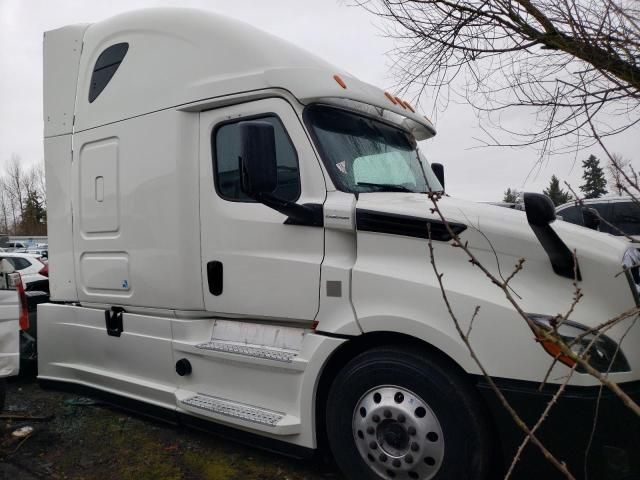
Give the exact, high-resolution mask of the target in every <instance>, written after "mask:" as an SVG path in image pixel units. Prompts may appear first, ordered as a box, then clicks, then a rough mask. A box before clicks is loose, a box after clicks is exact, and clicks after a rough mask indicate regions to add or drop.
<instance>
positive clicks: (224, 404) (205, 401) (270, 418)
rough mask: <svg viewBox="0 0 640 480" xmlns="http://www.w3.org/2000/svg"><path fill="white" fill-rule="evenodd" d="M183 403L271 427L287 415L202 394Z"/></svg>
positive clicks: (186, 399) (182, 401)
mask: <svg viewBox="0 0 640 480" xmlns="http://www.w3.org/2000/svg"><path fill="white" fill-rule="evenodd" d="M181 403H183V404H184V405H186V406H189V407H194V408H197V409H199V410H205V411H207V412H211V413H216V414H218V415H225V416H227V417H232V418H237V419H240V420H246V421H249V422H253V423H258V424H260V425H267V426H269V427H275V426H276V425H277V424H278V422H280V421H281V420H282V419H283V418H284V417H285V414H283V413H279V412H274V411H272V410H266V409H263V408H259V407H253V406H251V405H246V404H244V403H238V402H233V401H230V400H224V399H222V398H217V397H211V396H209V395H204V394H201V393H199V394H197V395H194V396H193V397H189V398H185V399H183V400H181Z"/></svg>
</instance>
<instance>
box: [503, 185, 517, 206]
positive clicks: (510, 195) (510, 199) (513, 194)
mask: <svg viewBox="0 0 640 480" xmlns="http://www.w3.org/2000/svg"><path fill="white" fill-rule="evenodd" d="M519 199H520V192H518V190H516V189H515V188H514V189H513V190H511V188H507V191H506V192H504V197H503V198H502V201H503V202H507V203H518V200H519Z"/></svg>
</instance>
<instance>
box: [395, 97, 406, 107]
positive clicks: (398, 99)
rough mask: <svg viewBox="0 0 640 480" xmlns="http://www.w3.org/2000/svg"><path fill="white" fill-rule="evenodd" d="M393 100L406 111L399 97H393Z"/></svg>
mask: <svg viewBox="0 0 640 480" xmlns="http://www.w3.org/2000/svg"><path fill="white" fill-rule="evenodd" d="M393 98H395V99H396V102H398V105H400V106H401V107H402V108H404V109H405V110H406V109H407V107H406V106H405V105H404V102H403V101H402V99H401V98H400V97H393Z"/></svg>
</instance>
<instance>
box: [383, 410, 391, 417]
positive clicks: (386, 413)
mask: <svg viewBox="0 0 640 480" xmlns="http://www.w3.org/2000/svg"><path fill="white" fill-rule="evenodd" d="M384 418H391V410H385V411H384Z"/></svg>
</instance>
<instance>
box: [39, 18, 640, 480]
mask: <svg viewBox="0 0 640 480" xmlns="http://www.w3.org/2000/svg"><path fill="white" fill-rule="evenodd" d="M44 120H45V134H44V137H45V138H44V144H45V166H46V175H47V189H48V191H47V201H48V216H49V217H48V218H49V232H48V233H49V252H50V254H49V262H50V265H51V268H50V291H51V299H52V301H53V303H48V304H42V305H39V307H38V317H39V327H38V328H39V333H40V336H41V340H40V342H39V347H38V350H39V352H38V362H39V365H38V369H39V379H40V381H41V382H42V383H43V384H46V385H50V386H54V387H57V388H72V389H74V390H82V389H84V390H89V391H92V392H94V393H95V392H98V393H100V394H102V395H104V396H106V397H107V398H109V399H111V400H113V401H116V400H118V399H119V400H120V401H121V402H124V403H127V404H128V405H129V406H130V407H131V406H134V405H137V406H138V407H139V409H140V410H142V411H143V412H144V413H146V414H150V415H154V416H169V417H171V418H172V419H178V420H179V421H181V422H184V423H186V424H191V425H195V426H198V427H202V428H214V427H216V428H219V429H222V430H223V432H224V433H225V435H229V436H237V435H240V434H242V435H251V436H252V438H253V439H254V440H255V439H256V438H257V439H260V440H261V443H262V445H263V446H265V447H266V448H269V449H274V450H275V449H287V450H288V451H293V452H294V453H295V454H298V455H304V454H308V453H309V452H312V451H314V450H315V449H317V448H318V447H319V446H321V445H322V444H323V443H324V441H325V440H326V441H327V443H328V445H329V447H330V449H331V451H332V452H333V454H334V456H335V457H336V460H337V461H338V464H339V466H340V468H341V469H342V470H343V471H344V472H345V474H346V475H347V477H348V478H358V479H359V478H403V479H404V478H409V479H448V478H487V476H488V475H490V474H492V473H495V472H494V471H493V469H495V471H500V469H501V468H503V467H504V466H505V465H504V464H503V463H501V461H502V460H505V459H506V462H507V465H508V460H509V459H510V456H512V455H513V454H514V452H515V449H516V448H517V446H518V444H519V442H520V440H521V436H520V435H519V434H518V431H517V430H515V427H514V426H512V425H511V424H510V423H509V421H508V419H507V421H505V419H504V415H503V414H502V413H501V411H500V409H499V408H498V406H497V405H496V402H495V398H494V397H493V395H492V393H491V392H490V391H489V390H488V389H487V387H486V385H485V384H484V383H483V381H482V378H481V376H480V371H479V369H478V367H477V366H476V365H475V364H474V362H473V361H472V360H471V358H470V356H469V354H468V352H467V350H466V348H465V346H464V344H463V342H462V341H461V340H460V338H459V336H458V334H457V332H456V330H455V327H454V325H453V322H452V321H451V319H450V317H449V316H448V313H447V310H446V308H445V305H444V303H443V301H442V294H441V292H440V289H439V287H438V284H437V281H436V278H435V275H434V273H433V270H432V269H431V267H430V264H429V257H428V251H427V244H426V242H427V240H426V239H427V237H428V232H429V231H430V232H431V238H432V240H433V243H434V251H435V255H436V258H437V260H438V263H439V265H440V268H441V269H442V270H443V271H444V272H446V280H445V283H446V288H447V293H448V296H449V298H450V300H451V301H452V303H453V305H455V307H456V309H458V313H459V315H460V318H471V315H472V313H473V311H474V309H475V307H476V306H477V305H480V307H481V310H480V314H479V316H478V318H477V319H476V323H475V324H474V330H473V331H474V333H473V341H474V342H475V343H474V346H475V348H476V351H477V353H478V355H479V357H480V358H481V360H482V362H483V364H484V365H485V367H486V368H487V370H488V371H490V372H491V374H492V375H494V376H495V377H496V378H497V381H498V382H499V383H500V385H502V386H503V387H504V388H505V391H507V392H508V396H509V397H510V398H512V400H513V401H514V402H515V403H518V404H519V405H520V404H523V405H527V407H528V410H527V411H528V412H530V414H531V415H533V414H535V412H537V411H541V409H542V408H544V405H545V402H546V401H547V400H548V398H549V397H548V396H549V390H545V391H543V392H541V393H535V392H537V389H538V384H539V382H540V381H541V380H542V379H543V378H544V376H545V374H546V373H547V371H548V369H549V366H550V365H551V364H552V363H553V358H552V357H550V356H549V355H548V354H547V353H546V352H545V351H544V350H543V349H542V348H541V346H540V345H539V344H538V343H537V342H536V341H535V340H534V338H533V337H532V333H531V331H530V330H529V329H528V327H527V326H526V324H525V323H524V322H523V321H522V320H521V319H518V316H517V314H516V313H515V311H514V309H513V308H512V307H511V306H510V305H509V304H508V303H507V302H506V300H505V299H504V298H503V295H501V293H500V292H499V291H498V290H497V289H496V288H495V287H494V286H493V285H491V284H490V283H489V282H487V281H486V279H485V278H484V277H483V274H482V273H481V272H479V271H478V270H477V269H476V268H474V267H473V266H472V265H471V264H469V262H468V261H467V260H466V259H465V258H464V257H463V255H461V253H460V252H459V251H458V250H457V249H454V248H451V246H450V241H451V237H450V235H449V233H448V230H447V229H446V228H445V227H444V224H443V222H442V221H441V220H440V219H439V217H438V216H437V214H435V213H434V212H433V211H432V210H431V207H432V204H431V202H430V200H429V198H428V195H427V192H429V191H442V185H441V183H440V182H439V180H438V178H437V176H436V175H435V174H434V173H433V172H432V171H431V169H430V168H428V164H427V162H426V160H425V159H424V158H423V157H422V154H421V153H420V150H419V148H418V143H417V142H418V141H420V140H425V139H428V138H430V137H432V136H433V135H434V134H435V130H434V127H433V125H432V124H431V123H430V122H429V121H428V120H427V119H426V118H425V117H423V116H422V115H420V114H418V113H416V112H414V109H413V107H411V106H410V105H408V104H407V103H406V102H403V101H402V100H401V99H398V98H396V97H394V96H392V95H390V94H388V93H385V92H383V91H382V90H380V89H378V88H376V87H373V86H371V85H368V84H366V83H364V82H361V81H360V80H358V79H357V78H355V77H353V76H352V75H350V74H348V73H347V72H344V71H342V70H340V69H337V68H335V67H333V66H331V65H329V64H327V63H326V62H324V61H323V60H320V59H318V58H316V57H314V56H313V55H311V54H309V53H307V52H305V51H303V50H300V49H298V48H297V47H294V46H292V45H290V44H288V43H286V42H283V41H282V40H279V39H277V38H275V37H272V36H270V35H267V34H265V33H263V32H260V31H258V30H255V29H253V28H252V27H250V26H248V25H245V24H242V23H240V22H236V21H232V20H229V19H225V18H222V17H219V16H216V15H212V14H209V13H204V12H198V11H194V10H187V9H149V10H142V11H137V12H131V13H127V14H122V15H118V16H116V17H113V18H111V19H107V20H105V21H102V22H98V23H95V24H92V25H72V26H67V27H63V28H61V29H58V30H54V31H50V32H46V33H45V38H44ZM439 205H440V208H441V209H442V211H443V213H444V215H445V216H446V218H447V220H448V221H449V222H450V225H451V226H452V228H454V229H455V231H456V232H457V233H459V234H460V235H461V236H462V238H463V239H464V240H465V241H468V242H469V244H470V245H471V246H472V248H473V249H474V252H475V254H476V255H477V257H478V259H479V260H481V261H483V262H484V263H486V264H487V265H488V266H489V268H492V269H493V270H495V271H496V272H497V271H499V269H500V268H501V267H503V268H507V267H508V266H510V265H513V264H515V262H516V261H517V259H518V258H520V257H525V258H526V263H527V268H526V269H525V270H524V271H523V272H521V274H519V275H518V276H517V277H516V278H515V279H514V280H513V288H514V290H516V291H517V292H518V294H519V295H520V297H521V299H522V305H523V307H524V308H525V309H526V311H528V312H532V314H533V313H535V314H536V315H538V317H536V318H542V319H543V320H542V321H544V318H549V316H552V315H555V314H556V313H558V312H560V311H563V310H564V309H566V308H567V305H568V304H569V303H570V301H571V296H572V292H573V285H572V283H573V279H572V278H567V276H566V275H565V276H563V275H560V274H557V273H556V271H555V270H554V269H557V268H556V267H557V266H556V265H554V264H552V262H551V261H550V254H549V252H548V251H546V250H545V248H543V246H542V244H541V243H540V241H539V240H538V238H537V237H536V234H535V233H534V231H533V229H532V226H531V225H529V224H528V223H527V222H526V219H525V218H524V216H523V215H521V214H519V213H518V212H511V211H508V210H504V211H502V210H501V209H494V208H491V207H489V206H483V205H479V204H474V203H470V202H463V201H460V200H456V199H453V198H451V197H448V196H445V197H443V198H442V200H441V201H440V203H439ZM495 210H498V211H497V212H496V211H495ZM427 224H429V225H430V228H429V229H427ZM549 228H552V227H549ZM553 228H555V231H556V232H557V235H558V236H559V237H560V238H561V241H562V242H564V243H565V244H566V245H567V246H568V247H569V248H578V261H579V264H580V272H581V281H580V287H581V288H582V291H583V292H584V293H585V296H584V301H581V302H580V303H579V304H578V306H577V307H576V310H575V314H574V316H572V319H573V318H574V317H575V319H576V322H579V324H580V326H579V328H587V327H588V326H594V325H597V324H598V323H599V322H600V320H602V319H606V318H610V317H611V316H613V315H615V314H616V313H619V312H620V311H624V310H627V309H631V308H633V307H634V305H635V299H636V297H637V285H635V283H633V282H631V284H630V283H629V281H628V280H627V277H625V276H623V275H617V273H618V272H619V271H620V270H621V269H622V265H623V261H624V260H623V258H626V257H625V254H627V256H628V253H627V245H626V244H625V243H624V242H620V241H618V240H616V239H613V238H608V237H605V238H601V236H600V235H598V234H597V233H594V232H589V231H583V230H584V229H581V228H578V227H574V226H571V225H556V224H554V226H553ZM545 231H546V230H545ZM554 258H555V257H554ZM632 321H633V319H629V320H628V321H627V322H621V324H620V325H617V326H616V327H614V328H612V329H611V330H610V331H608V332H607V337H608V339H609V340H610V342H611V343H612V344H613V345H616V346H617V345H618V343H616V342H621V345H620V353H619V354H616V353H615V352H614V353H613V358H617V359H618V360H619V361H618V362H616V363H615V368H613V369H612V370H611V372H610V376H611V378H612V379H615V380H616V381H618V382H619V383H620V384H622V385H623V386H624V388H626V389H629V390H630V391H633V392H632V393H633V394H634V395H636V394H637V389H638V368H640V351H639V350H638V348H637V344H638V337H639V336H640V334H638V332H637V329H633V330H630V333H629V334H628V335H626V336H625V334H624V332H625V331H626V330H625V329H628V327H629V325H630V322H632ZM577 328H578V327H577ZM621 339H624V342H622V340H621ZM610 345H611V344H610V343H606V344H604V343H603V344H602V345H601V344H598V345H597V348H599V349H601V353H602V354H603V355H605V356H607V355H611V351H610V348H611V347H610ZM616 355H618V356H617V357H616ZM607 358H609V357H607ZM622 359H624V361H622ZM612 365H613V364H612ZM568 371H569V368H568V367H566V366H565V365H564V364H562V363H556V364H555V365H554V367H553V370H552V374H551V375H550V377H549V379H550V380H549V382H550V386H549V388H550V389H551V390H552V389H553V386H554V384H557V383H561V380H559V379H561V378H562V376H563V375H565V374H566V373H567V372H568ZM570 389H571V390H572V396H571V400H567V402H568V404H565V403H562V408H563V409H564V410H562V411H561V414H560V415H561V416H554V415H552V417H551V418H550V420H549V423H551V422H552V421H556V422H562V424H563V429H562V431H561V432H560V433H558V432H556V431H553V434H552V435H549V438H550V440H549V441H550V442H552V443H553V442H557V444H554V445H553V446H552V447H550V448H552V450H553V449H554V448H555V447H557V448H559V449H560V448H561V447H562V444H563V442H564V441H565V440H566V438H565V437H564V436H563V435H565V432H566V434H567V435H568V434H569V432H570V433H571V435H572V436H571V438H572V442H574V443H573V444H574V445H575V444H577V445H579V446H581V445H583V444H584V445H585V446H586V444H587V441H588V436H589V435H588V432H586V429H585V428H584V426H583V418H581V417H579V416H576V415H575V414H572V413H571V414H565V413H566V412H567V411H571V410H572V409H573V408H574V405H575V404H579V405H580V406H581V408H584V409H587V410H588V409H589V408H591V407H592V406H593V405H594V404H595V400H596V398H597V392H598V391H599V388H598V385H597V383H596V382H595V381H594V380H593V379H592V378H591V377H589V376H588V375H584V374H580V373H576V374H574V377H573V378H572V380H571V382H570ZM634 389H635V390H634ZM634 392H636V393H634ZM636 398H637V397H636ZM604 402H605V403H607V402H611V403H612V404H613V403H614V400H613V399H611V398H609V397H608V396H607V395H605V399H604ZM613 410H614V409H607V410H606V411H604V412H603V414H602V415H603V416H609V415H611V416H613V417H614V418H613V420H612V421H611V422H610V423H608V425H613V424H614V422H619V424H620V425H625V427H624V428H620V429H618V432H617V434H616V435H613V436H612V435H608V434H606V432H605V433H603V434H602V442H601V444H600V443H599V444H598V445H597V446H596V447H594V450H593V452H594V453H593V455H592V456H591V457H590V458H589V462H588V463H589V468H590V469H591V471H593V472H594V475H596V476H597V475H599V474H600V473H603V472H605V473H606V472H609V470H610V469H612V468H619V469H620V471H622V472H630V473H629V474H634V473H635V471H636V470H634V469H637V468H638V465H637V462H638V456H634V455H633V451H632V450H633V447H630V446H633V445H637V444H638V443H637V439H638V436H637V435H638V428H637V426H638V423H637V421H636V420H637V419H635V420H634V419H633V418H630V417H629V415H628V414H627V413H626V412H625V411H624V410H623V409H622V408H621V407H620V408H619V409H615V410H616V412H615V414H614V413H613ZM525 416H526V414H525ZM534 418H535V417H534ZM589 431H590V430H589ZM576 432H578V433H579V434H576ZM598 432H599V434H600V431H598ZM583 433H584V435H583ZM598 438H600V437H598ZM633 442H636V443H633ZM605 446H606V447H607V448H604V447H605ZM578 450H579V448H578V449H577V450H576V451H568V452H567V451H566V450H562V458H563V459H564V460H566V461H567V462H568V464H570V465H571V466H572V467H575V469H576V472H575V473H576V474H579V472H581V471H582V469H581V466H582V463H583V460H584V459H583V458H582V456H581V454H580V453H578ZM607 452H614V454H612V455H613V456H612V457H611V458H613V462H614V463H615V464H614V465H613V466H612V463H611V462H612V461H611V458H609V457H607V456H606V454H607ZM527 455H531V457H532V458H531V459H530V460H531V462H529V463H527V462H525V460H527V459H526V458H525V459H523V461H522V464H523V465H526V466H525V467H521V468H525V469H526V470H525V471H526V472H527V473H530V472H534V471H536V472H538V471H539V472H541V473H540V474H545V473H549V470H548V466H547V465H546V464H545V463H544V462H542V461H537V459H538V457H537V455H538V453H537V452H536V451H532V450H529V451H528V453H527ZM620 458H624V459H627V464H624V465H622V466H620V465H619V464H620V463H621V461H620V460H619V459H620ZM616 462H617V463H616ZM634 462H635V463H634ZM535 469H537V470H535ZM607 469H609V470H607ZM553 473H554V472H553V470H551V474H553ZM624 474H625V475H626V474H627V473H624ZM612 478H613V477H612Z"/></svg>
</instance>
